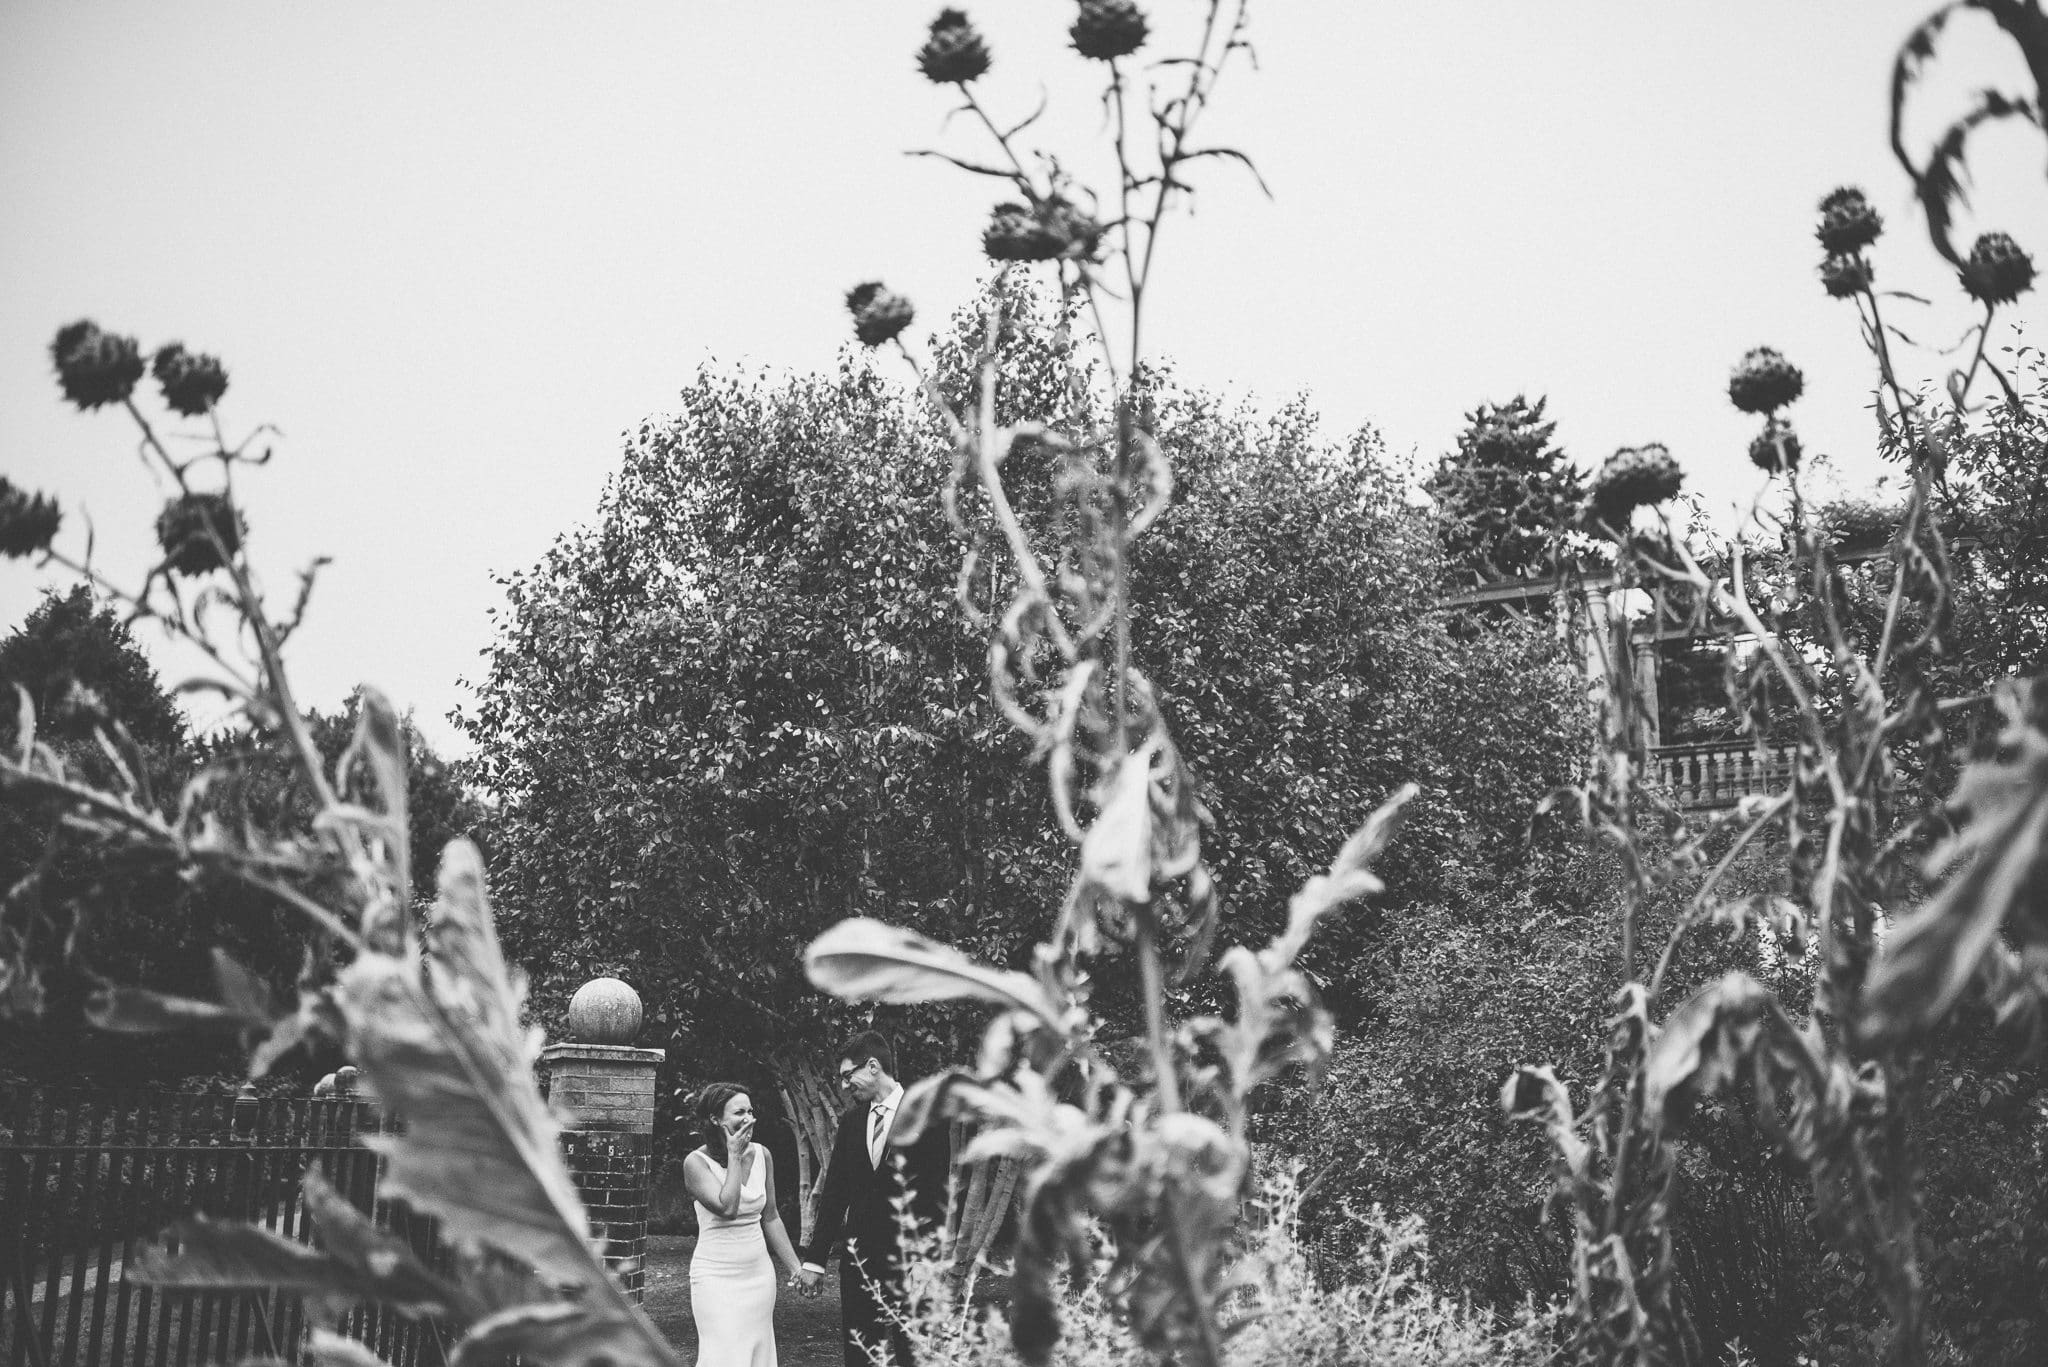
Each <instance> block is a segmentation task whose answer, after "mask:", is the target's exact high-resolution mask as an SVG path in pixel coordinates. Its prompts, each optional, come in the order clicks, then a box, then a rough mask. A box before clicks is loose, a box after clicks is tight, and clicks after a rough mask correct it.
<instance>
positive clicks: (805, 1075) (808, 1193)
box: [775, 1058, 839, 1244]
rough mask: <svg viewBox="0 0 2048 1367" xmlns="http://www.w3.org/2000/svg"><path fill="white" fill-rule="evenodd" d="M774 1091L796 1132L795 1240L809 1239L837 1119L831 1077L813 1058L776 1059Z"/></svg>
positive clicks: (836, 1098)
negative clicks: (798, 1227)
mask: <svg viewBox="0 0 2048 1367" xmlns="http://www.w3.org/2000/svg"><path fill="white" fill-rule="evenodd" d="M775 1082H776V1090H777V1091H778V1092H780V1093H781V1096H782V1109H783V1110H784V1111H785V1112H786V1113H787V1114H788V1116H789V1123H790V1126H791V1128H793V1129H794V1130H795V1131H796V1182H797V1201H798V1207H797V1208H798V1209H799V1210H800V1211H801V1212H802V1226H803V1227H802V1230H801V1231H800V1236H799V1238H798V1241H797V1242H798V1243H799V1244H801V1243H805V1242H808V1241H809V1239H810V1237H811V1231H812V1230H813V1229H814V1228H815V1227H816V1225H817V1222H818V1193H819V1192H820V1191H821V1190H822V1189H823V1188H824V1185H825V1173H826V1170H827V1169H828V1168H829V1167H830V1166H831V1163H832V1139H833V1132H834V1130H835V1129H836V1128H837V1125H838V1120H839V1111H838V1107H837V1106H835V1105H834V1103H835V1102H836V1101H837V1100H838V1096H837V1088H836V1086H835V1084H834V1080H833V1079H832V1078H831V1076H830V1075H828V1074H827V1073H826V1072H825V1070H824V1068H823V1067H822V1066H820V1065H819V1063H818V1062H817V1060H815V1059H802V1058H800V1059H787V1058H778V1059H776V1060H775Z"/></svg>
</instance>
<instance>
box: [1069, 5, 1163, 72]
mask: <svg viewBox="0 0 2048 1367" xmlns="http://www.w3.org/2000/svg"><path fill="white" fill-rule="evenodd" d="M1150 30H1151V25H1149V24H1148V23H1146V21H1145V13H1144V11H1143V10H1140V9H1139V8H1138V7H1137V5H1136V4H1134V3H1132V0H1081V12H1080V14H1078V15H1077V16H1075V19H1074V24H1073V27H1072V28H1069V29H1068V30H1067V33H1068V35H1069V36H1070V37H1072V38H1073V40H1074V51H1076V52H1078V53H1080V54H1081V55H1082V56H1083V57H1089V58H1093V59H1094V60H1096V61H1098V62H1110V61H1115V60H1116V59H1117V58H1118V57H1128V56H1130V55H1131V54H1132V53H1133V52H1136V51H1137V50H1138V49H1139V48H1141V47H1143V46H1144V45H1145V36H1146V34H1147V33H1148V32H1150Z"/></svg>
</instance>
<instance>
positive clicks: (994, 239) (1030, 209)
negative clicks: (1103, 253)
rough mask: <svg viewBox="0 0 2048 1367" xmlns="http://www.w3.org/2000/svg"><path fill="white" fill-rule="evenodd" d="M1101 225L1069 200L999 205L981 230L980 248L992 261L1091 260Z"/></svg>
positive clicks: (1097, 242) (1093, 256) (1100, 231)
mask: <svg viewBox="0 0 2048 1367" xmlns="http://www.w3.org/2000/svg"><path fill="white" fill-rule="evenodd" d="M1101 241H1102V225H1101V224H1099V223H1097V222H1096V221H1095V220H1094V219H1093V218H1092V217H1090V216H1089V215H1088V214H1086V213H1084V212H1083V211H1082V210H1081V209H1080V208H1079V207H1078V206H1076V205H1074V204H1073V203H1071V202H1069V201H1068V200H1065V199H1061V198H1058V197H1054V198H1051V199H1047V200H1044V201H1042V202H1040V203H1038V204H1031V205H1026V204H998V205H996V207H995V208H994V209H993V210H991V211H990V213H989V218H988V226H987V227H985V228H983V229H982V230H981V249H982V250H983V251H984V252H987V253H988V256H989V259H990V260H991V261H1055V260H1059V259H1060V258H1063V257H1064V258H1067V259H1070V260H1078V261H1092V260H1093V259H1094V258H1095V253H1096V250H1097V248H1098V247H1099V246H1100V244H1101Z"/></svg>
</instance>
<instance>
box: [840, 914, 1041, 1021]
mask: <svg viewBox="0 0 2048 1367" xmlns="http://www.w3.org/2000/svg"><path fill="white" fill-rule="evenodd" d="M804 972H805V973H806V974H808V975H809V977H810V980H811V982H812V984H813V985H815V986H816V987H818V988H819V989H821V990H823V991H826V992H830V993H832V994H833V995H834V996H837V997H844V998H846V999H847V1000H849V1001H877V1002H889V1003H892V1004H895V1005H905V1004H908V1003H913V1002H931V1001H951V1000H955V999H957V998H961V997H975V998H979V999H980V1000H982V1001H990V1002H994V1003H996V1004H997V1005H998V1006H1002V1007H1005V1008H1007V1009H1009V1010H1012V1011H1028V1012H1030V1013H1031V1014H1032V1015H1033V1016H1035V1017H1037V1018H1038V1019H1039V1020H1041V1021H1043V1022H1044V1023H1045V1024H1046V1026H1047V1027H1048V1028H1050V1029H1053V1030H1058V1029H1060V1028H1061V1027H1060V1013H1059V1008H1058V1007H1056V1006H1055V1005H1054V1004H1053V1000H1052V998H1051V997H1049V996H1047V995H1046V992H1045V989H1044V988H1043V987H1041V986H1039V984H1038V980H1037V979H1035V978H1032V977H1030V976H1029V975H1027V974H1023V973H1018V972H1016V971H1014V970H1012V969H1004V968H990V967H988V966H987V965H985V964H978V963H976V962H975V961H974V960H972V959H970V958H968V957H967V956H966V955H965V954H962V953H961V952H960V951H959V950H957V949H955V948H953V947H952V946H951V945H945V944H940V943H939V942H938V941H936V940H927V939H926V938H925V937H924V936H922V935H919V934H917V933H916V932H915V931H909V930H904V929H902V928H901V927H899V926H892V925H888V924H886V923H884V922H881V921H874V920H869V919H868V918H866V917H855V918H853V919H852V920H847V921H841V922H840V923H839V924H838V925H836V926H833V927H832V928H831V929H830V930H828V931H826V932H825V933H824V934H823V935H820V936H819V937H818V938H817V939H815V940H813V941H811V945H810V948H809V949H807V950H805V951H804Z"/></svg>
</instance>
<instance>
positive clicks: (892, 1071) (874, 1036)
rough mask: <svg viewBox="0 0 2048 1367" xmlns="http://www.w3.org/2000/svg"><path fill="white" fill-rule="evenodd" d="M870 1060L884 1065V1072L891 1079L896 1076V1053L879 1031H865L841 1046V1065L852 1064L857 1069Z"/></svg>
mask: <svg viewBox="0 0 2048 1367" xmlns="http://www.w3.org/2000/svg"><path fill="white" fill-rule="evenodd" d="M869 1059H873V1060H874V1061H875V1062H877V1063H879V1064H881V1065H882V1071H883V1072H885V1073H887V1074H888V1075H889V1076H890V1077H894V1076H896V1051H895V1050H894V1049H891V1048H890V1047H889V1041H888V1040H887V1039H885V1038H884V1037H883V1035H882V1032H881V1031H879V1030H863V1031H861V1032H860V1033H859V1034H858V1035H855V1036H854V1037H853V1038H852V1039H850V1040H848V1041H847V1042H846V1043H844V1044H842V1045H840V1046H839V1059H838V1061H839V1062H840V1063H851V1064H853V1065H854V1066H855V1067H856V1068H858V1067H859V1066H860V1065H862V1064H864V1063H866V1062H867V1061H868V1060H869Z"/></svg>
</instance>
